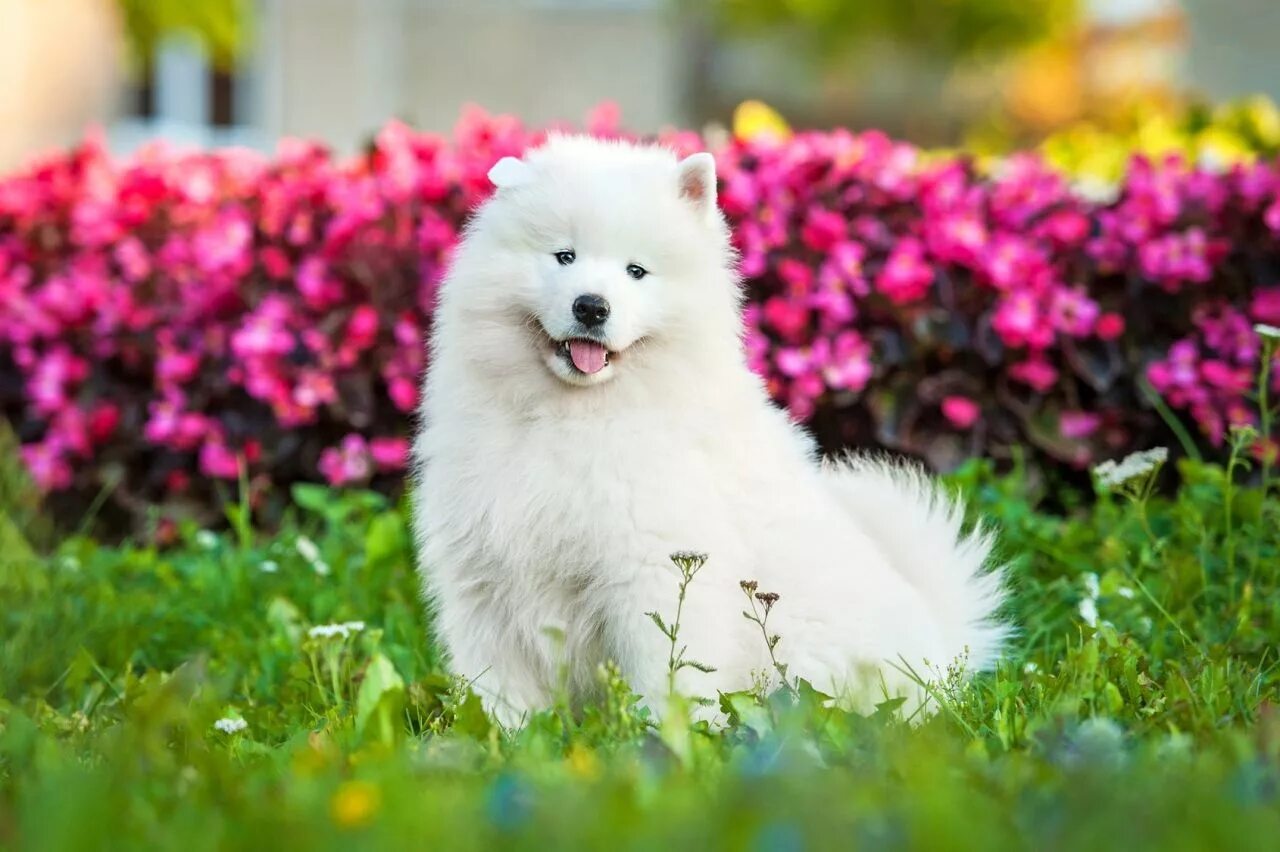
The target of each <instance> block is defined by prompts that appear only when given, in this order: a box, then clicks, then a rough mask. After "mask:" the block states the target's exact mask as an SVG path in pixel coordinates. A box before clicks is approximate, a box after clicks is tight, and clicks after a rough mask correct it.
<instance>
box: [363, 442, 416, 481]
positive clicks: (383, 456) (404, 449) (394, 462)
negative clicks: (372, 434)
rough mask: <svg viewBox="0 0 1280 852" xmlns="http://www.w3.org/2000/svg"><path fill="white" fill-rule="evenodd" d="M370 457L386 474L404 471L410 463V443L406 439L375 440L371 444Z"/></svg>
mask: <svg viewBox="0 0 1280 852" xmlns="http://www.w3.org/2000/svg"><path fill="white" fill-rule="evenodd" d="M369 455H370V456H371V457H372V458H373V462H374V464H376V465H377V466H378V470H380V471H383V472H384V473H394V472H396V471H400V470H404V468H405V465H406V464H408V461H409V442H408V440H406V439H405V438H374V439H373V440H372V441H370V442H369Z"/></svg>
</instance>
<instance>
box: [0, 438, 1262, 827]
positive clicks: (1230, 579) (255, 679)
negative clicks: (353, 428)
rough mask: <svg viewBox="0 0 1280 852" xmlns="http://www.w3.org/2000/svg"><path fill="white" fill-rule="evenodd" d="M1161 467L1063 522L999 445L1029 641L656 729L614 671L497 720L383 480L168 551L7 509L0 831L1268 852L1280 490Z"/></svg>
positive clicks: (1, 564) (978, 498)
mask: <svg viewBox="0 0 1280 852" xmlns="http://www.w3.org/2000/svg"><path fill="white" fill-rule="evenodd" d="M1241 464H1242V463H1237V464H1236V468H1237V470H1236V473H1237V475H1238V478H1242V473H1243V472H1242V471H1240V470H1239V469H1238V468H1239V466H1240V465H1241ZM1178 474H1179V478H1180V485H1179V487H1178V490H1177V492H1176V495H1175V496H1174V497H1171V498H1162V497H1150V496H1148V495H1147V489H1146V487H1145V486H1144V485H1143V484H1142V483H1143V482H1145V480H1144V481H1140V482H1139V483H1138V484H1137V485H1130V486H1127V489H1126V490H1125V492H1124V493H1121V494H1116V495H1111V494H1105V493H1104V494H1102V495H1101V496H1100V498H1099V499H1098V500H1097V501H1096V502H1094V501H1090V504H1089V505H1085V504H1084V503H1083V502H1080V503H1079V504H1078V505H1077V506H1076V507H1075V508H1071V509H1070V510H1069V512H1068V514H1067V516H1066V517H1062V516H1053V515H1048V514H1044V513H1041V512H1039V511H1037V508H1036V505H1037V502H1038V500H1037V498H1038V495H1037V494H1035V493H1034V489H1032V488H1031V487H1030V486H1029V485H1028V484H1027V482H1026V481H1025V479H1024V478H1023V477H1022V476H1020V475H1018V474H1016V473H1015V474H1014V475H1012V476H1010V477H1005V478H997V477H994V476H992V475H991V474H990V473H989V472H987V471H986V470H985V469H984V468H983V467H982V466H981V465H974V466H972V467H971V468H969V469H968V470H966V471H965V472H964V473H962V474H961V475H960V476H958V477H956V480H957V484H958V485H959V486H960V487H962V488H963V489H964V490H965V491H966V492H967V493H968V494H969V495H970V496H971V498H972V499H973V501H974V509H975V512H976V513H978V514H981V515H983V516H986V517H988V518H989V519H991V520H992V521H993V522H994V523H995V524H996V525H997V526H998V527H999V528H1000V530H1001V531H1002V548H1003V550H1004V552H1005V554H1006V555H1007V557H1008V558H1009V560H1010V562H1011V568H1010V581H1011V585H1012V588H1013V592H1014V595H1013V600H1012V603H1011V606H1010V615H1011V616H1012V618H1013V619H1014V621H1016V623H1017V624H1018V625H1019V628H1020V635H1019V636H1018V638H1017V639H1016V640H1015V642H1014V643H1013V647H1012V649H1011V652H1010V654H1009V656H1008V659H1007V661H1006V663H1005V664H1004V665H1003V666H1002V667H1001V668H1000V670H999V671H997V672H995V673H992V674H990V675H984V676H982V677H980V678H979V679H978V680H976V681H975V682H973V683H972V684H970V685H968V686H957V685H955V684H951V685H948V684H939V685H938V686H937V689H938V695H939V698H940V700H941V701H942V703H943V705H944V706H943V708H942V710H941V711H940V712H939V713H938V714H936V715H935V716H934V717H933V718H931V719H930V720H928V721H926V722H925V723H923V724H921V725H916V726H909V725H907V724H905V723H904V722H903V721H902V720H901V719H900V718H898V714H897V713H896V712H895V710H894V708H893V707H892V706H889V705H886V706H884V707H882V708H881V710H880V712H878V713H876V714H874V715H873V716H870V717H862V716H856V715H851V714H846V713H842V712H837V711H833V710H828V709H824V708H823V706H822V702H821V700H820V697H818V696H816V695H815V694H814V693H813V692H812V690H809V689H806V688H804V686H803V685H801V687H800V688H799V689H798V690H794V691H784V692H780V693H777V694H774V695H772V696H767V697H763V698H762V697H759V696H754V695H750V694H741V695H734V696H727V697H725V699H724V702H725V706H726V707H728V708H729V709H731V711H732V713H731V719H732V724H731V725H730V726H729V727H728V728H727V729H725V730H721V731H711V730H708V729H706V728H705V727H701V726H696V725H690V724H688V723H687V722H686V721H684V720H683V718H684V717H682V715H681V713H680V711H679V708H678V707H673V710H672V712H671V713H670V714H669V715H668V717H667V718H666V720H665V721H664V722H663V724H661V725H660V726H654V725H652V724H651V723H650V722H649V721H648V720H647V719H646V718H645V717H644V716H643V714H640V713H638V712H637V711H636V710H635V709H634V705H633V700H632V697H631V696H630V694H629V692H628V691H627V689H626V686H625V684H623V683H622V682H621V680H620V679H619V678H618V677H617V676H616V674H615V673H611V672H607V671H606V672H602V673H601V677H602V679H603V680H604V681H605V682H606V686H607V688H606V690H605V694H606V696H607V699H606V700H605V702H604V703H603V704H602V705H601V706H599V707H594V708H591V709H589V710H587V711H586V713H585V715H583V716H582V717H580V718H575V716H574V715H573V714H572V713H571V712H570V711H569V710H568V709H567V703H565V704H564V705H563V706H560V707H557V708H556V709H554V710H552V711H548V712H546V713H544V714H542V715H540V716H538V717H536V718H534V719H533V720H532V721H531V722H530V724H528V725H527V727H525V728H524V729H522V730H520V731H516V732H507V731H502V730H500V729H498V728H497V727H495V726H494V725H493V724H491V722H490V721H489V719H488V718H486V716H485V715H484V713H483V712H482V710H481V709H480V707H479V703H478V701H477V700H476V699H475V698H474V696H471V695H470V694H469V693H468V692H467V691H466V689H465V687H464V686H463V685H461V684H458V683H455V682H454V681H452V680H451V679H450V678H449V677H448V676H447V675H446V674H445V673H444V671H443V670H442V668H441V664H440V661H439V659H438V658H437V656H436V653H435V651H434V649H433V648H432V646H431V644H430V643H429V641H428V640H427V638H426V637H427V634H428V625H427V624H426V622H425V618H424V614H423V612H422V608H421V607H420V605H419V600H418V595H417V585H416V580H415V577H414V574H413V568H412V553H411V546H410V538H409V535H408V532H407V529H406V525H405V515H404V512H403V511H402V508H401V507H397V506H392V505H388V504H386V503H385V502H384V501H383V500H382V499H381V498H379V497H377V496H374V495H367V494H348V495H340V494H334V493H330V492H325V491H323V490H319V489H314V488H306V489H302V490H300V491H299V492H298V494H297V498H298V502H299V507H298V509H297V511H296V514H295V516H294V517H293V518H291V519H290V520H289V521H288V522H287V523H286V524H285V526H284V528H283V529H282V530H281V531H280V532H279V533H277V534H274V535H271V536H265V535H260V534H257V533H255V532H254V531H253V530H252V529H250V528H248V527H247V526H245V525H243V524H239V523H235V521H236V520H238V518H239V515H238V514H237V513H236V512H235V511H232V512H231V513H230V514H231V516H232V521H233V523H232V527H231V532H228V533H226V534H214V533H209V532H204V531H200V530H196V529H194V528H188V529H183V530H182V531H181V534H180V540H179V542H178V543H177V544H176V545H175V546H173V547H171V548H169V549H166V550H156V549H153V548H151V547H147V546H142V545H130V544H126V545H124V546H121V547H107V546H104V545H101V544H98V543H95V541H93V540H92V539H89V538H86V537H75V538H71V539H68V540H66V541H64V542H62V543H61V544H60V545H59V546H58V547H57V548H56V550H55V551H54V552H53V553H52V554H49V555H39V552H38V549H37V548H32V547H27V546H26V545H25V544H24V539H23V536H22V531H23V529H25V528H26V527H27V525H28V524H30V523H33V521H31V520H30V518H29V516H28V514H26V513H25V510H23V512H22V513H15V512H16V510H15V511H11V512H9V513H8V514H7V515H5V516H4V517H0V542H3V551H2V552H0V620H2V623H3V625H4V627H3V630H4V633H3V636H2V637H0V639H2V640H3V644H2V645H0V696H2V697H0V847H8V848H14V849H33V850H34V849H38V850H56V849H62V848H95V847H104V848H105V847H110V848H146V849H154V848H181V849H184V850H188V849H190V850H197V849H222V848H242V847H244V848H286V847H287V848H304V847H312V848H335V849H339V848H340V849H351V848H382V847H393V848H399V847H406V846H410V845H412V846H414V847H416V848H428V849H429V848H434V847H438V846H446V847H449V848H484V847H493V846H499V845H500V846H502V847H504V848H530V849H559V848H565V847H571V846H593V847H594V846H600V847H608V848H652V847H659V848H668V849H670V848H697V849H705V848H735V849H738V848H741V849H761V850H795V849H805V848H816V847H826V846H836V845H838V846H840V847H853V848H858V847H862V848H875V849H882V848H883V849H905V848H913V849H948V848H981V849H1004V848H1031V849H1037V850H1042V849H1047V850H1053V849H1096V848H1125V849H1134V848H1158V849H1206V848H1207V849H1226V848H1231V849H1248V848H1258V849H1264V848H1266V849H1270V848H1274V845H1275V843H1276V838H1277V837H1280V714H1277V712H1276V709H1275V704H1276V699H1277V692H1278V689H1280V657H1278V651H1277V646H1278V645H1280V588H1278V587H1277V586H1278V581H1280V534H1278V533H1277V530H1278V529H1280V500H1278V499H1276V497H1274V496H1272V497H1270V498H1269V499H1268V498H1264V494H1263V493H1262V491H1261V490H1260V489H1259V488H1258V487H1247V486H1243V485H1239V484H1236V485H1230V484H1229V483H1228V480H1227V478H1226V475H1225V474H1224V472H1223V470H1222V469H1221V468H1216V467H1210V466H1203V465H1197V464H1192V463H1184V464H1183V465H1182V466H1181V468H1180V470H1179V471H1178ZM308 542H310V544H308ZM712 558H714V554H712ZM692 582H695V583H696V582H697V579H696V577H695V578H694V579H693V580H692ZM778 591H781V592H782V593H783V597H784V599H785V589H782V590H778ZM1093 608H1096V611H1097V622H1096V626H1092V627H1091V626H1089V624H1087V623H1086V619H1085V617H1084V616H1085V615H1091V609H1093ZM351 621H362V622H364V625H365V626H364V629H363V630H359V631H354V630H353V631H351V632H350V633H349V635H348V636H346V637H345V638H344V637H342V636H332V637H328V638H324V637H312V636H310V635H309V630H310V628H312V627H314V626H317V625H325V624H337V623H345V622H351ZM654 629H655V630H657V629H659V628H658V627H657V626H656V625H655V627H654ZM762 641H763V640H762ZM777 655H778V660H779V662H780V663H782V664H785V658H786V637H785V636H784V637H783V638H782V642H781V643H780V644H779V646H778V648H777ZM673 659H675V656H674V654H673ZM222 718H237V719H243V720H244V721H245V722H246V723H247V727H245V729H244V730H243V731H240V732H238V733H231V734H228V733H224V732H222V731H220V730H218V729H216V728H215V722H216V721H217V720H219V719H222Z"/></svg>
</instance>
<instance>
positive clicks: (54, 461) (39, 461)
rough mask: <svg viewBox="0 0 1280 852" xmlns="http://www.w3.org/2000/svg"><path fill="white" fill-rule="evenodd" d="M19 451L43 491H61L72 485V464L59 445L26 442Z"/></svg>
mask: <svg viewBox="0 0 1280 852" xmlns="http://www.w3.org/2000/svg"><path fill="white" fill-rule="evenodd" d="M19 453H20V454H21V456H22V462H23V464H24V465H26V468H27V472H28V473H29V474H31V478H32V480H34V481H35V484H36V487H37V488H39V489H40V490H41V491H61V490H63V489H65V488H69V487H70V486H71V481H72V472H71V465H70V464H69V463H68V462H67V460H66V458H65V457H64V456H63V454H62V452H61V451H60V450H58V448H57V447H55V446H53V445H51V444H49V443H48V442H45V443H41V444H24V445H23V446H22V448H21V450H20V451H19Z"/></svg>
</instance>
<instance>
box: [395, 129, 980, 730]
mask: <svg viewBox="0 0 1280 852" xmlns="http://www.w3.org/2000/svg"><path fill="white" fill-rule="evenodd" d="M490 179H491V180H492V181H493V182H494V184H495V185H496V186H497V187H498V191H497V192H496V194H495V195H494V196H493V198H491V199H490V200H489V201H488V202H487V203H485V204H484V205H483V206H481V207H480V209H479V210H478V212H477V213H476V215H475V217H474V219H473V220H472V222H471V223H470V226H469V227H468V229H467V232H466V235H465V238H464V239H463V240H462V243H461V245H460V246H459V247H458V250H457V254H456V256H455V257H454V260H453V265H452V269H451V271H450V273H449V275H448V278H447V280H446V281H445V283H444V285H443V288H442V290H441V293H440V302H439V307H438V310H437V313H436V321H435V322H436V325H435V332H434V338H433V342H432V346H431V359H430V365H429V375H428V378H427V382H426V391H425V394H424V400H423V408H422V422H423V429H422V432H421V434H420V435H419V437H418V440H417V442H416V446H415V450H414V452H415V456H416V464H417V465H418V476H419V482H418V488H417V503H416V507H415V514H416V518H415V523H416V527H417V533H418V537H419V541H420V545H421V547H420V554H421V555H420V567H421V574H422V579H423V583H424V587H425V591H426V595H427V598H428V601H429V602H430V604H432V605H433V606H434V610H435V626H436V630H437V631H438V634H439V638H440V639H441V640H442V641H443V643H444V645H445V648H446V650H447V652H448V654H449V656H450V658H451V660H452V665H453V667H454V670H455V672H457V673H458V674H460V675H462V676H464V677H466V678H467V679H468V680H470V681H471V682H472V684H473V686H474V688H475V689H476V690H477V691H478V692H479V693H480V694H481V696H482V697H484V699H485V700H486V702H487V703H488V705H489V706H490V707H491V708H492V709H493V711H494V712H495V713H496V714H497V715H498V717H499V719H501V720H503V721H504V722H507V723H518V722H519V721H520V719H521V718H523V717H524V716H525V714H526V713H528V712H529V711H532V710H536V709H539V708H543V707H546V706H548V704H549V703H550V702H551V701H552V700H553V696H554V695H555V694H556V691H557V690H560V689H564V690H567V691H568V693H569V695H570V696H571V697H572V698H573V700H575V701H577V702H585V701H589V700H591V698H592V694H593V691H594V690H596V689H598V683H599V677H598V674H597V672H598V670H599V667H600V664H601V663H603V662H605V661H607V660H612V661H613V662H614V663H616V665H617V666H618V667H619V669H620V670H621V672H622V674H623V675H624V676H625V677H626V678H627V680H628V681H629V682H630V684H631V686H632V688H633V689H635V690H636V691H637V692H638V693H639V694H640V695H641V696H642V698H643V699H644V700H645V701H646V702H647V703H648V704H649V705H650V706H651V707H652V708H653V709H654V710H655V711H657V710H661V709H662V708H663V707H664V706H665V704H664V702H665V700H666V696H667V692H668V689H669V680H668V670H669V661H670V657H671V641H670V639H668V638H667V636H665V635H663V632H662V631H661V630H660V629H659V628H658V627H657V626H655V624H654V623H653V622H652V621H651V619H650V617H649V616H648V615H646V613H649V612H657V613H658V614H659V615H661V616H663V618H664V619H665V620H666V621H667V622H671V621H673V620H674V617H675V613H676V607H677V592H678V586H679V581H680V573H679V571H678V570H677V568H676V566H675V565H674V564H673V563H672V561H671V560H670V558H669V557H670V555H671V554H672V553H673V552H676V551H698V552H702V553H706V554H708V555H709V559H708V561H707V562H706V564H705V566H704V567H703V568H702V570H701V572H700V573H698V575H697V576H696V578H695V579H694V580H693V581H692V583H691V584H689V587H688V594H687V598H686V599H685V601H684V604H683V612H682V617H681V623H680V633H679V645H680V646H681V647H686V648H687V650H686V652H685V656H686V657H687V658H689V659H694V660H697V661H699V662H701V663H704V664H706V665H709V666H713V667H714V668H715V671H713V672H703V671H700V670H697V669H695V668H684V669H682V670H680V671H679V673H678V676H677V678H676V680H675V684H676V690H677V691H678V692H680V693H682V694H685V695H692V696H701V697H708V698H713V699H714V698H715V697H716V693H717V691H726V692H727V691H733V690H740V689H747V688H750V687H751V686H752V685H753V680H754V682H757V683H758V679H759V677H760V674H761V673H762V672H765V673H770V674H772V673H773V668H772V664H771V661H770V657H769V649H768V648H767V647H766V643H765V641H764V638H763V637H762V635H761V630H760V627H759V626H758V625H756V624H753V623H751V622H749V621H748V620H746V619H745V618H744V617H743V610H744V609H746V608H747V601H746V598H745V597H744V590H743V588H742V586H741V585H740V582H741V581H747V580H750V581H756V582H757V583H758V589H759V590H760V591H761V592H765V591H767V592H773V593H776V594H778V595H780V596H781V599H780V601H779V602H778V603H777V604H776V606H774V607H773V608H772V611H771V613H770V615H769V622H768V624H769V632H770V633H771V634H772V633H776V634H778V635H779V636H780V637H781V641H780V642H779V643H778V644H777V647H776V648H775V649H774V653H775V654H776V657H777V659H778V661H779V662H781V663H784V664H785V665H786V666H787V674H788V677H794V678H804V679H806V680H808V681H809V682H811V683H812V684H813V685H814V686H815V687H816V688H818V689H820V690H822V691H825V692H827V693H828V694H832V695H836V696H839V697H841V698H842V699H843V700H845V702H846V703H848V704H851V705H855V706H861V707H865V706H867V705H868V704H870V703H874V701H876V700H882V698H883V697H884V696H904V697H907V698H908V699H909V700H910V701H911V702H914V703H912V704H910V705H909V707H908V711H910V709H911V707H914V706H916V704H919V703H921V702H923V701H925V697H924V693H923V692H922V691H921V690H920V687H919V684H918V683H917V682H916V675H923V676H925V677H936V676H937V675H938V673H939V672H940V671H941V670H943V669H944V668H946V667H948V666H951V665H952V664H954V663H955V662H956V661H957V660H967V664H966V665H967V668H968V669H969V670H974V669H979V668H982V667H986V666H989V665H990V664H991V663H992V662H993V661H994V660H995V658H996V656H997V654H998V653H999V650H1000V646H1001V642H1002V639H1003V637H1004V635H1005V628H1004V627H1003V626H1002V625H1001V623H1000V622H999V621H998V620H997V618H996V616H995V613H996V610H997V608H998V607H999V605H1000V602H1001V582H1000V578H999V576H998V574H997V573H993V572H991V571H990V570H989V569H988V566H987V565H986V562H987V559H988V553H989V542H988V540H987V539H986V538H985V537H984V536H981V535H979V536H976V537H973V536H971V537H965V536H964V535H962V533H961V529H960V512H959V511H958V509H957V508H956V507H955V506H954V504H952V503H951V502H950V501H949V500H947V499H946V498H945V497H943V496H941V495H939V493H938V492H937V491H936V490H935V486H934V485H933V484H932V483H931V481H930V480H929V479H928V478H927V477H925V476H924V475H922V474H920V473H918V472H915V471H914V470H909V469H905V468H901V467H896V466H893V465H889V464H887V463H883V462H877V461H869V460H865V459H856V458H855V459H852V460H849V461H847V462H845V463H842V464H835V465H830V464H828V465H824V464H823V463H821V462H820V461H819V460H818V458H817V454H816V450H815V447H814V445H813V443H812V441H811V440H810V439H809V438H808V437H807V436H806V435H805V434H804V433H803V432H802V431H801V430H800V429H798V428H797V427H795V426H794V425H792V424H791V423H790V422H789V421H788V419H787V417H786V415H785V414H784V413H783V412H781V411H780V410H778V409H777V408H775V407H774V406H773V405H772V404H771V403H770V401H769V399H768V397H767V395H766V393H765V391H764V388H763V387H762V384H761V382H760V380H759V379H758V378H757V377H756V376H755V375H753V374H752V373H751V372H750V371H749V370H748V368H747V366H746V362H745V357H744V353H743V350H742V346H741V332H742V329H741V321H740V316H739V288H738V282H737V279H736V276H735V272H734V264H733V253H732V250H731V248H730V243H729V233H728V229H727V227H726V225H725V223H724V220H723V219H722V217H721V216H720V214H719V210H718V208H717V206H716V197H715V193H716V177H715V163H714V160H713V159H712V157H711V156H710V155H709V154H696V155H694V156H691V157H689V158H687V159H685V160H683V161H678V160H677V158H676V157H675V156H673V155H672V154H671V153H670V152H668V151H666V150H663V149H660V148H655V147H644V146H633V145H629V144H624V143H616V142H602V141H597V140H592V139H588V138H579V137H555V138H552V139H551V140H550V141H548V142H547V143H546V145H545V146H543V147H542V148H540V149H538V150H534V151H532V152H530V153H529V154H528V155H527V157H526V158H525V159H524V160H517V159H513V158H507V159H504V160H502V161H501V162H499V163H498V164H497V165H496V166H495V167H494V168H493V170H492V171H491V172H490ZM761 609H763V606H761ZM909 671H910V672H914V673H916V674H915V675H911V674H908V673H907V672H909Z"/></svg>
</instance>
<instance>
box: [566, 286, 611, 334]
mask: <svg viewBox="0 0 1280 852" xmlns="http://www.w3.org/2000/svg"><path fill="white" fill-rule="evenodd" d="M573 315H574V316H575V317H577V319H578V322H580V323H582V324H583V325H585V326H586V327H587V328H595V327H596V326H598V325H600V324H602V323H603V322H604V321H605V320H607V319H608V318H609V303H608V302H606V301H605V300H604V297H603V296H597V295H595V294H594V293H592V294H588V295H586V296H579V297H578V298H576V299H574V300H573Z"/></svg>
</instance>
